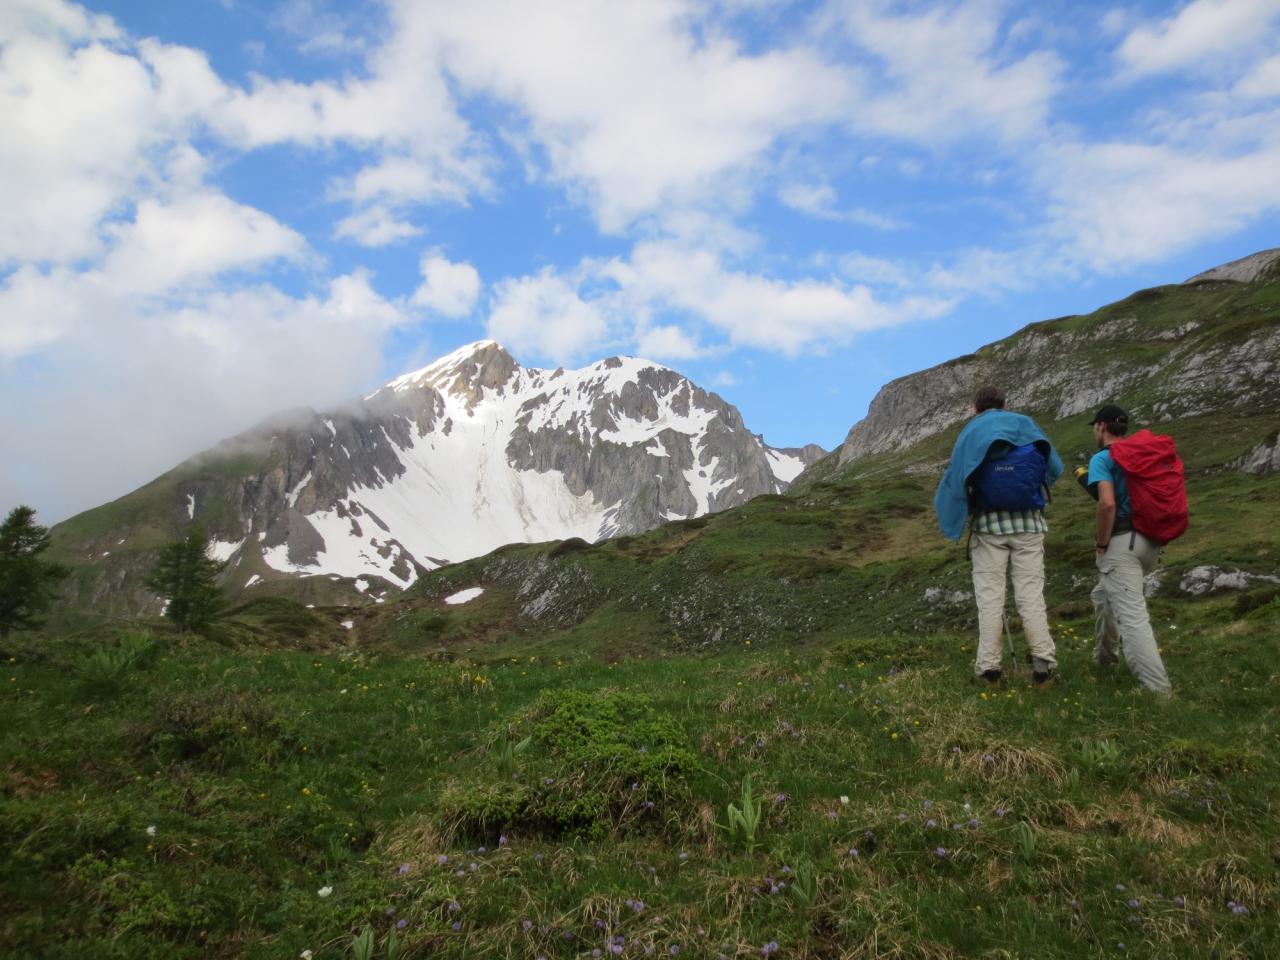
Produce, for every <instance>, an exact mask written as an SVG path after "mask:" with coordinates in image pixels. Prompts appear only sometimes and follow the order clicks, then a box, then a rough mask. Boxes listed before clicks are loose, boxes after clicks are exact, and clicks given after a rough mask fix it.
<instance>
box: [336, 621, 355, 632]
mask: <svg viewBox="0 0 1280 960" xmlns="http://www.w3.org/2000/svg"><path fill="white" fill-rule="evenodd" d="M355 625H356V622H355V621H354V620H343V621H342V623H341V624H339V626H341V627H342V629H343V630H350V629H351V628H352V627H354V626H355Z"/></svg>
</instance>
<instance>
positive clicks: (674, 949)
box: [670, 943, 680, 957]
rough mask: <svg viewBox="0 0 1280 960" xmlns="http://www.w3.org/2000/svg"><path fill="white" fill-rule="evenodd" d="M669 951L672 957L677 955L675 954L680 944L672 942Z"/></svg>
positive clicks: (677, 952)
mask: <svg viewBox="0 0 1280 960" xmlns="http://www.w3.org/2000/svg"><path fill="white" fill-rule="evenodd" d="M670 953H671V955H672V956H673V957H674V956H677V955H678V954H679V953H680V944H678V943H673V944H672V945H671V950H670Z"/></svg>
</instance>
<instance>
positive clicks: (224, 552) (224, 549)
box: [208, 540, 244, 562]
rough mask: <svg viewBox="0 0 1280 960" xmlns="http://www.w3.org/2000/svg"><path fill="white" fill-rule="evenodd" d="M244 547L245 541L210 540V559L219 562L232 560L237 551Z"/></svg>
mask: <svg viewBox="0 0 1280 960" xmlns="http://www.w3.org/2000/svg"><path fill="white" fill-rule="evenodd" d="M243 546H244V541H243V540H236V541H229V540H210V541H209V550H208V554H209V558H210V559H211V560H217V561H219V562H222V561H225V560H230V559H231V557H232V555H234V554H235V552H236V551H237V550H239V549H240V548H241V547H243Z"/></svg>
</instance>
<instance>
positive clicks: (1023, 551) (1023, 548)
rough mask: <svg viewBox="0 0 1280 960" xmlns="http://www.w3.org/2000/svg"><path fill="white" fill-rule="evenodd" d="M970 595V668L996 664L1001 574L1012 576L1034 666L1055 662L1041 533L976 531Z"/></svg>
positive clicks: (1001, 621) (979, 669) (1002, 586)
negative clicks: (974, 656)
mask: <svg viewBox="0 0 1280 960" xmlns="http://www.w3.org/2000/svg"><path fill="white" fill-rule="evenodd" d="M970 557H971V559H972V560H973V596H974V599H975V600H977V602H978V660H977V663H976V664H975V665H974V672H975V673H979V674H981V673H982V672H983V671H984V670H999V669H1000V663H1001V660H1002V659H1003V658H1002V656H1001V649H1000V648H1001V643H1000V635H1001V632H1002V631H1003V629H1004V597H1005V574H1006V571H1008V573H1009V575H1010V577H1011V579H1012V580H1013V599H1014V602H1015V603H1016V604H1017V607H1018V615H1019V616H1020V617H1022V631H1023V633H1024V634H1026V638H1027V646H1028V647H1030V648H1031V656H1032V658H1033V661H1032V662H1033V664H1034V666H1035V669H1036V670H1037V671H1041V672H1043V671H1046V670H1050V669H1052V668H1053V667H1056V666H1057V665H1058V658H1057V654H1056V652H1055V650H1054V646H1053V637H1051V636H1050V635H1049V618H1048V616H1047V615H1046V614H1045V610H1044V534H1043V533H998V534H997V533H975V534H974V535H973V545H972V552H971V554H970Z"/></svg>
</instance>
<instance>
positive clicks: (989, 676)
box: [978, 670, 1004, 685]
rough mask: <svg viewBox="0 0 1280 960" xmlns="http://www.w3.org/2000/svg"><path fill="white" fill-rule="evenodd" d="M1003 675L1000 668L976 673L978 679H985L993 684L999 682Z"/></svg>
mask: <svg viewBox="0 0 1280 960" xmlns="http://www.w3.org/2000/svg"><path fill="white" fill-rule="evenodd" d="M1003 677H1004V672H1003V671H1001V670H983V671H982V673H980V674H979V675H978V678H979V679H980V680H985V681H987V683H990V684H993V685H994V684H997V683H999V682H1000V680H1001V679H1002V678H1003Z"/></svg>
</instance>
